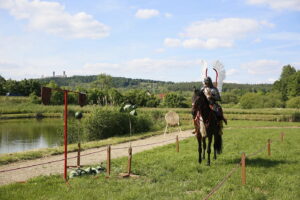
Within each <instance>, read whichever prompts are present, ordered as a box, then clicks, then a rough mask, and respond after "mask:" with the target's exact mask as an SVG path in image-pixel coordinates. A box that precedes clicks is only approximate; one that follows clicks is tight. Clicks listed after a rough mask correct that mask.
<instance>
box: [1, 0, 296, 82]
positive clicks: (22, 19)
mask: <svg viewBox="0 0 300 200" xmlns="http://www.w3.org/2000/svg"><path fill="white" fill-rule="evenodd" d="M0 27H1V28H0V47H1V48H0V75H1V76H3V77H4V78H6V79H9V78H11V79H15V80H21V79H24V78H26V79H29V78H40V77H41V76H51V75H52V72H53V71H55V72H56V74H57V75H61V74H62V72H63V71H66V74H67V76H72V75H97V74H100V73H106V74H110V75H112V76H121V77H129V78H145V79H153V80H163V81H175V82H181V81H200V79H201V65H200V64H201V61H202V60H205V61H207V62H208V64H209V66H211V65H212V63H213V62H214V61H216V60H220V61H221V62H222V63H223V65H224V66H225V69H226V80H225V82H235V83H273V82H274V81H275V80H277V79H278V78H279V75H280V73H281V69H282V66H284V65H286V64H291V65H292V66H294V67H295V68H296V69H300V0H284V1H283V0H211V1H204V0H185V1H182V0H172V1H171V0H168V1H167V0H151V1H149V0H100V1H96V0H85V1H75V0H53V1H50V0H48V1H43V0H34V1H32V0H0ZM209 74H210V75H211V76H214V74H213V72H212V70H210V71H209Z"/></svg>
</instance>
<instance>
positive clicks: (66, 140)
mask: <svg viewBox="0 0 300 200" xmlns="http://www.w3.org/2000/svg"><path fill="white" fill-rule="evenodd" d="M64 102H65V110H64V145H65V164H64V179H65V181H67V166H68V165H67V160H68V91H67V90H64Z"/></svg>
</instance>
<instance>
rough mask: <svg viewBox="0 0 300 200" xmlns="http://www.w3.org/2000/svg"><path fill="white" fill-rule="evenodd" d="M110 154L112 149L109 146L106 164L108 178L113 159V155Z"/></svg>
mask: <svg viewBox="0 0 300 200" xmlns="http://www.w3.org/2000/svg"><path fill="white" fill-rule="evenodd" d="M110 152H111V147H110V145H108V146H107V162H106V173H107V176H110V166H111V164H110V159H111V155H110Z"/></svg>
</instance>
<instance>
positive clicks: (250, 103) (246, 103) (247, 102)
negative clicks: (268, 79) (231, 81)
mask: <svg viewBox="0 0 300 200" xmlns="http://www.w3.org/2000/svg"><path fill="white" fill-rule="evenodd" d="M259 96H260V95H259V94H256V93H246V94H245V95H243V96H242V97H241V100H240V105H241V107H242V108H244V109H251V108H262V107H263V106H262V102H261V101H260V100H261V99H260V98H259Z"/></svg>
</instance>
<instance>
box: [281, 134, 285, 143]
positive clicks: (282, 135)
mask: <svg viewBox="0 0 300 200" xmlns="http://www.w3.org/2000/svg"><path fill="white" fill-rule="evenodd" d="M280 136H281V142H283V137H284V133H281V134H280Z"/></svg>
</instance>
